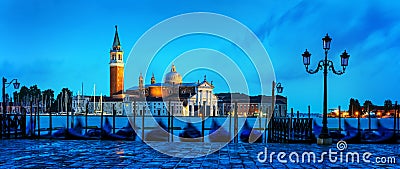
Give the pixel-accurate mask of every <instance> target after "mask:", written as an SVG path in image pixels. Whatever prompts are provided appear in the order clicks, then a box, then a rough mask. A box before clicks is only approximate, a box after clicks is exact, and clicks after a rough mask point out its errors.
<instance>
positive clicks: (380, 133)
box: [361, 120, 397, 144]
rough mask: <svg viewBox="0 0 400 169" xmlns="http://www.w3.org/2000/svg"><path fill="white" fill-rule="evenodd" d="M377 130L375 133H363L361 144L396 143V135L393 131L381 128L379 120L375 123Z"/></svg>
mask: <svg viewBox="0 0 400 169" xmlns="http://www.w3.org/2000/svg"><path fill="white" fill-rule="evenodd" d="M377 125H378V130H377V132H371V131H369V132H365V133H364V134H363V137H362V138H363V139H362V140H361V143H366V144H393V143H397V140H396V135H395V133H394V131H393V129H388V128H386V127H384V126H382V124H381V122H380V120H378V122H377Z"/></svg>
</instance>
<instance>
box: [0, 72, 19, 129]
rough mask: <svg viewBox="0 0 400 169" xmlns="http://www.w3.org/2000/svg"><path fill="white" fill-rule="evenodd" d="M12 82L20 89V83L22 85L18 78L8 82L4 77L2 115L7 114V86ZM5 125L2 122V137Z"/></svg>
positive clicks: (15, 87)
mask: <svg viewBox="0 0 400 169" xmlns="http://www.w3.org/2000/svg"><path fill="white" fill-rule="evenodd" d="M14 80H15V82H14V83H12V82H13V81H14ZM11 84H13V85H14V89H18V88H19V85H20V83H18V80H17V79H13V80H11V82H7V79H6V78H4V77H3V79H2V98H3V102H2V107H3V111H2V117H3V116H5V114H6V88H7V87H9V86H10V85H11ZM6 85H7V86H6ZM2 119H3V118H2ZM3 122H4V121H1V123H3ZM3 126H4V125H3V124H1V128H0V130H1V131H0V135H1V137H2V136H3Z"/></svg>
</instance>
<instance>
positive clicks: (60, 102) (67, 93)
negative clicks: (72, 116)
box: [51, 88, 72, 111]
mask: <svg viewBox="0 0 400 169" xmlns="http://www.w3.org/2000/svg"><path fill="white" fill-rule="evenodd" d="M66 98H67V103H68V106H67V107H68V111H71V106H69V105H70V104H71V103H72V91H71V90H69V89H68V88H63V89H62V90H61V91H60V93H58V95H57V98H56V100H55V101H54V102H53V104H52V106H51V111H59V110H60V109H61V111H63V110H64V111H65V101H66ZM59 106H60V107H59Z"/></svg>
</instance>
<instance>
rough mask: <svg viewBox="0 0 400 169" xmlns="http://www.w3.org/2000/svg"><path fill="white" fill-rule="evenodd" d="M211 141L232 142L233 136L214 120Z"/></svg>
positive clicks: (210, 134)
mask: <svg viewBox="0 0 400 169" xmlns="http://www.w3.org/2000/svg"><path fill="white" fill-rule="evenodd" d="M209 139H210V141H211V142H229V141H230V140H231V135H230V134H229V132H228V131H226V130H225V129H224V128H222V127H221V125H219V124H218V122H217V121H216V120H215V119H213V120H212V124H211V130H210V133H209Z"/></svg>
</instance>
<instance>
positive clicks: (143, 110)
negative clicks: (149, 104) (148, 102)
mask: <svg viewBox="0 0 400 169" xmlns="http://www.w3.org/2000/svg"><path fill="white" fill-rule="evenodd" d="M144 114H146V109H145V106H143V109H142V140H143V141H144Z"/></svg>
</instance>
